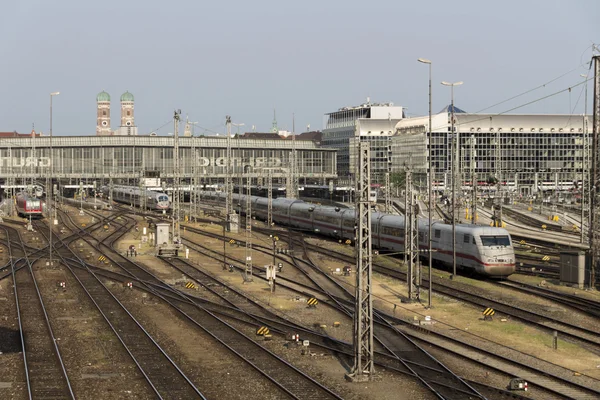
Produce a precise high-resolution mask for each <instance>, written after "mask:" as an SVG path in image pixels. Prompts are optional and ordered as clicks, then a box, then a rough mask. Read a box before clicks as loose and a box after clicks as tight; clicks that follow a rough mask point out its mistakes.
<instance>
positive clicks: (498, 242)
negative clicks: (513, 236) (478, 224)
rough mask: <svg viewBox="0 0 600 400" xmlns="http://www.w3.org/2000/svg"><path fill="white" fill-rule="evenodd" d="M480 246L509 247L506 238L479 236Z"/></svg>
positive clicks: (508, 241) (508, 239) (508, 240)
mask: <svg viewBox="0 0 600 400" xmlns="http://www.w3.org/2000/svg"><path fill="white" fill-rule="evenodd" d="M480 237H481V244H483V245H484V246H486V247H492V246H510V238H509V237H508V236H480Z"/></svg>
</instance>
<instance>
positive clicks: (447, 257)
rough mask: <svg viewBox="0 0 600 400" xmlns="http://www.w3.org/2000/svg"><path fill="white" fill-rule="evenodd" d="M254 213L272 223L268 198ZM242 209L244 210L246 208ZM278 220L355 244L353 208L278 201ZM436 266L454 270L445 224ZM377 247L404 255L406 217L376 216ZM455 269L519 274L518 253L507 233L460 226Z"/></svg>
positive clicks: (424, 243)
mask: <svg viewBox="0 0 600 400" xmlns="http://www.w3.org/2000/svg"><path fill="white" fill-rule="evenodd" d="M202 196H203V197H204V198H207V199H212V200H215V201H220V202H222V201H224V199H225V193H217V192H203V193H202ZM233 196H234V197H233V199H234V200H233V201H234V202H235V203H241V204H246V203H245V198H246V196H245V195H242V196H241V198H240V197H239V195H237V194H234V195H233ZM251 207H252V214H253V215H255V216H256V217H257V218H259V219H267V207H268V199H267V198H264V197H256V196H252V201H251ZM242 210H243V207H242ZM272 213H273V221H274V222H275V223H277V224H281V225H287V226H292V227H296V228H300V229H305V230H310V231H312V232H317V233H320V234H322V235H326V236H331V237H334V238H337V239H340V240H346V239H350V240H354V237H355V233H354V226H355V214H354V209H340V208H339V207H330V206H319V205H314V204H310V203H305V202H304V201H302V200H296V199H284V198H282V199H273V207H272ZM428 227H429V224H428V220H426V219H420V220H419V248H420V249H421V250H423V253H422V255H423V258H425V259H427V258H428V252H427V251H425V250H428V236H429V229H428ZM432 234H433V238H432V244H431V246H432V249H433V261H434V263H437V264H443V265H449V266H451V265H452V259H453V251H452V225H449V224H444V223H443V222H441V221H434V222H433V224H432ZM371 236H372V243H373V247H376V248H379V249H383V250H390V251H392V252H403V251H404V216H401V215H390V214H384V213H380V212H372V213H371ZM456 265H457V267H458V268H460V269H464V270H468V271H470V272H476V273H478V274H479V275H482V276H488V277H494V278H500V277H506V276H508V275H511V274H512V273H514V272H515V252H514V248H513V245H512V240H511V237H510V234H509V233H508V231H507V230H506V229H503V228H493V227H487V226H483V225H471V224H457V225H456Z"/></svg>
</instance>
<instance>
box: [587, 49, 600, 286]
mask: <svg viewBox="0 0 600 400" xmlns="http://www.w3.org/2000/svg"><path fill="white" fill-rule="evenodd" d="M592 60H593V62H594V105H593V107H594V110H593V111H594V119H593V122H592V135H593V137H592V156H591V158H592V177H591V182H590V186H591V189H592V191H591V193H590V224H589V227H588V234H589V239H590V287H595V285H596V272H597V270H598V262H599V261H600V207H599V206H600V174H599V172H600V171H599V168H600V166H599V165H598V164H599V162H600V159H599V158H600V155H599V154H598V152H599V150H600V143H599V140H600V55H595V56H593V57H592Z"/></svg>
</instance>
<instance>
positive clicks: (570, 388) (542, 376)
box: [209, 234, 599, 398]
mask: <svg viewBox="0 0 600 400" xmlns="http://www.w3.org/2000/svg"><path fill="white" fill-rule="evenodd" d="M209 236H213V235H212V234H209ZM280 236H283V235H280ZM318 250H319V251H322V249H318ZM327 255H331V251H330V250H328V251H327ZM279 279H281V277H279ZM279 279H278V280H279ZM296 284H297V282H296ZM308 290H311V288H306V289H305V291H308ZM312 290H313V293H314V290H315V289H314V288H312ZM322 296H324V297H321V300H322V301H324V302H325V301H327V297H328V296H330V294H328V293H325V292H324V293H322ZM350 306H351V305H348V307H350ZM388 318H392V317H388ZM434 345H435V344H434ZM442 346H443V345H442ZM462 346H463V349H462V350H457V351H459V352H460V351H463V352H464V351H466V350H465V349H464V344H463V345H462ZM469 351H473V350H472V349H471V350H469ZM459 354H460V353H459ZM494 354H495V353H494V350H490V351H489V354H488V355H487V356H486V357H490V356H492V355H494ZM523 357H526V355H523ZM488 361H489V360H488ZM483 362H485V361H483ZM496 362H499V361H496ZM503 362H505V363H508V364H507V365H506V366H505V367H504V371H506V370H513V371H514V368H515V366H514V364H510V363H511V360H510V359H508V360H505V361H503ZM537 362H542V363H545V362H543V361H542V360H537ZM547 364H548V365H549V366H548V368H549V369H552V368H559V367H558V366H555V365H550V363H547ZM519 368H521V371H522V373H523V374H525V376H531V377H532V380H533V381H534V382H537V384H538V385H540V387H548V388H549V389H548V390H554V391H556V393H561V394H562V395H565V393H566V394H569V393H571V394H572V395H574V396H575V398H577V396H580V395H583V396H589V395H590V393H593V395H594V396H595V395H598V394H599V392H596V391H595V390H594V389H591V388H590V389H588V387H594V386H597V385H598V383H597V382H596V383H594V382H595V381H594V380H593V379H592V383H591V384H590V383H581V384H579V383H577V382H571V381H569V380H568V378H567V376H568V375H572V373H570V372H567V371H563V372H562V373H559V374H552V373H549V372H548V371H547V370H546V371H543V370H536V369H535V368H531V367H528V366H527V365H526V364H522V365H520V366H519ZM540 371H543V372H540ZM565 372H566V373H565ZM548 377H551V381H548ZM586 379H591V378H586Z"/></svg>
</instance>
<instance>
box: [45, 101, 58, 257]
mask: <svg viewBox="0 0 600 400" xmlns="http://www.w3.org/2000/svg"><path fill="white" fill-rule="evenodd" d="M59 94H60V92H52V93H50V157H49V159H50V179H49V183H48V187H47V188H46V193H47V194H48V198H47V199H46V200H47V201H46V203H47V204H48V214H50V224H49V225H48V226H49V228H48V244H49V248H48V265H49V266H50V267H52V225H54V216H53V215H52V195H53V193H52V192H53V190H52V176H53V174H54V160H53V159H52V98H53V97H54V96H58V95H59Z"/></svg>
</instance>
